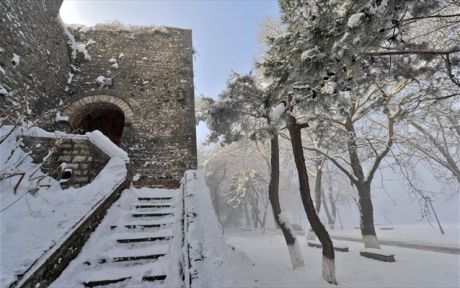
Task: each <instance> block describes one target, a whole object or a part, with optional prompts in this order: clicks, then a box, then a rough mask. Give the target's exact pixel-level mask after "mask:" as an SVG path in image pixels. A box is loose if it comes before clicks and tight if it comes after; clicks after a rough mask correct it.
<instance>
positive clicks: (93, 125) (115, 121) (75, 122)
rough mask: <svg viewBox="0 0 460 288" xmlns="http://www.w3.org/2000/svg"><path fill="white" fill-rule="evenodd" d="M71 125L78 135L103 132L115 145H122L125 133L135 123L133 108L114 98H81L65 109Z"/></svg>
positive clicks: (101, 96) (103, 96)
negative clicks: (97, 131) (95, 131)
mask: <svg viewBox="0 0 460 288" xmlns="http://www.w3.org/2000/svg"><path fill="white" fill-rule="evenodd" d="M64 113H65V114H66V115H68V116H69V118H70V119H69V124H70V126H71V127H72V130H74V131H75V132H77V133H80V134H84V133H86V132H91V131H94V130H99V131H101V132H102V133H103V134H104V135H105V136H107V137H108V138H109V139H110V140H112V142H113V143H115V144H117V145H120V144H121V143H122V139H123V132H124V131H126V127H127V126H130V125H131V123H132V121H133V112H132V110H131V107H130V106H129V105H128V103H126V102H125V101H124V100H122V99H121V98H118V97H114V96H107V95H97V96H87V97H85V98H81V99H79V100H77V101H75V102H73V103H71V104H70V105H69V106H67V107H66V109H64Z"/></svg>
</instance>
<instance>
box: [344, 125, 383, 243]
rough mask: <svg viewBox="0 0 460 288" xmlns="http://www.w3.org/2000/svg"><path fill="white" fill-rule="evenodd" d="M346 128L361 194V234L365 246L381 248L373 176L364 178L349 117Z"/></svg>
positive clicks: (356, 183)
mask: <svg viewBox="0 0 460 288" xmlns="http://www.w3.org/2000/svg"><path fill="white" fill-rule="evenodd" d="M345 129H346V130H347V131H348V135H349V136H348V139H347V148H348V154H349V157H350V163H351V168H352V170H353V174H354V175H355V176H356V178H357V181H355V185H356V188H357V189H358V195H359V202H358V203H359V209H360V212H361V213H360V216H361V219H360V221H361V236H362V237H363V242H364V247H365V248H375V249H380V244H379V241H378V239H377V235H376V233H375V227H374V208H373V207H372V199H371V181H372V176H371V175H369V176H368V180H367V181H366V180H365V179H364V171H363V167H362V165H361V162H360V159H359V157H358V145H357V143H356V139H355V135H356V133H355V128H354V126H353V121H352V119H351V118H347V119H346V122H345Z"/></svg>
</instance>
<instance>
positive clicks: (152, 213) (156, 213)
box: [131, 212, 173, 218]
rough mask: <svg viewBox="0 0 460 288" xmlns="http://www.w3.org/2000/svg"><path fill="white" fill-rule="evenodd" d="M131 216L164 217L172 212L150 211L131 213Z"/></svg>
mask: <svg viewBox="0 0 460 288" xmlns="http://www.w3.org/2000/svg"><path fill="white" fill-rule="evenodd" d="M131 215H132V216H133V217H136V218H138V217H164V216H169V215H173V213H161V212H150V213H133V214H131Z"/></svg>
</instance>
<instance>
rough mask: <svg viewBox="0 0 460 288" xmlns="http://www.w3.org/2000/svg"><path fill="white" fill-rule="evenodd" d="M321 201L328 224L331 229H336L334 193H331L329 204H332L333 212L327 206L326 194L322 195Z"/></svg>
mask: <svg viewBox="0 0 460 288" xmlns="http://www.w3.org/2000/svg"><path fill="white" fill-rule="evenodd" d="M321 199H322V200H323V206H324V212H326V217H327V224H328V226H329V228H330V229H334V224H335V214H336V213H335V211H336V208H335V202H334V198H333V196H332V193H331V192H330V191H329V202H330V204H331V210H332V212H331V211H330V210H329V206H327V202H326V195H324V193H322V195H321Z"/></svg>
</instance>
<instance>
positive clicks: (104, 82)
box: [96, 75, 112, 87]
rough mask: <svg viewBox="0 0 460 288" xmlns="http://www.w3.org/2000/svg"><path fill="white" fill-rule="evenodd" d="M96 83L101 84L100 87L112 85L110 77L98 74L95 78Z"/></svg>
mask: <svg viewBox="0 0 460 288" xmlns="http://www.w3.org/2000/svg"><path fill="white" fill-rule="evenodd" d="M96 83H99V84H100V85H101V87H104V86H111V85H112V78H110V77H105V76H103V75H100V76H98V77H97V78H96Z"/></svg>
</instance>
